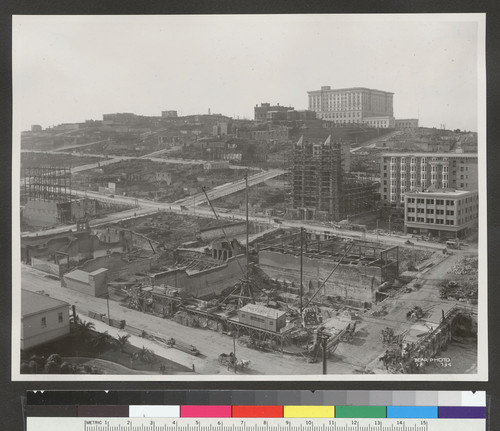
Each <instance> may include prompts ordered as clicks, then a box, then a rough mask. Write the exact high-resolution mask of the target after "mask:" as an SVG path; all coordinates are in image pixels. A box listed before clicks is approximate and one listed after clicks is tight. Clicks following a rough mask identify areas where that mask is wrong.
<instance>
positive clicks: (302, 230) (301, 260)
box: [300, 227, 304, 322]
mask: <svg viewBox="0 0 500 431" xmlns="http://www.w3.org/2000/svg"><path fill="white" fill-rule="evenodd" d="M303 255H304V228H303V227H301V228H300V321H301V322H302V312H303V308H302V295H303V285H302V277H303Z"/></svg>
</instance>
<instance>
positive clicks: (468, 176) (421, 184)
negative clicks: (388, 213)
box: [380, 153, 478, 206]
mask: <svg viewBox="0 0 500 431" xmlns="http://www.w3.org/2000/svg"><path fill="white" fill-rule="evenodd" d="M380 172H381V175H380V176H381V181H380V187H381V190H380V195H381V199H382V200H383V201H386V202H388V203H390V204H391V205H392V206H400V205H402V204H404V200H405V193H408V192H416V191H423V190H427V189H428V188H429V187H432V188H434V189H446V188H453V189H463V190H477V188H478V170H477V154H475V153H461V154H459V153H386V154H383V155H382V160H381V169H380Z"/></svg>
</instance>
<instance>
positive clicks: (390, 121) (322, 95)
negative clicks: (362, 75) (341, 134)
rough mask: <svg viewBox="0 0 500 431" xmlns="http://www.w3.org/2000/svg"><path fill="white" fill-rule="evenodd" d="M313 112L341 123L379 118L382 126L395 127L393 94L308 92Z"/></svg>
mask: <svg viewBox="0 0 500 431" xmlns="http://www.w3.org/2000/svg"><path fill="white" fill-rule="evenodd" d="M307 94H308V96H309V109H310V110H311V111H315V112H316V116H317V118H320V119H322V120H326V121H333V122H334V123H338V124H361V123H367V122H368V123H369V122H370V121H371V120H370V118H373V117H377V120H375V121H378V122H379V124H380V127H394V116H393V115H394V110H393V95H394V93H390V92H387V91H381V90H372V89H370V88H364V87H353V88H338V89H332V88H331V87H329V86H324V87H321V90H316V91H308V92H307ZM369 124H370V123H369Z"/></svg>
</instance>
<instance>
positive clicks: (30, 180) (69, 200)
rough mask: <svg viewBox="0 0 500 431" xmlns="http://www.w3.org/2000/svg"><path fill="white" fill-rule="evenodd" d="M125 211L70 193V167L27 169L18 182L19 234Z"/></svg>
mask: <svg viewBox="0 0 500 431" xmlns="http://www.w3.org/2000/svg"><path fill="white" fill-rule="evenodd" d="M126 208H131V206H130V205H126V204H123V203H119V202H113V201H110V200H109V199H105V198H102V199H91V198H86V197H79V196H77V195H76V194H74V193H73V188H72V174H71V169H70V168H66V167H28V168H26V169H25V170H24V178H23V179H22V181H21V223H22V226H23V231H24V230H34V229H37V228H44V229H47V228H49V227H54V226H57V225H64V224H68V223H75V222H77V221H88V220H91V219H94V218H97V217H101V216H104V215H105V214H110V213H113V212H116V211H119V210H123V209H126Z"/></svg>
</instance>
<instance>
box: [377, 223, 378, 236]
mask: <svg viewBox="0 0 500 431" xmlns="http://www.w3.org/2000/svg"><path fill="white" fill-rule="evenodd" d="M377 242H378V217H377Z"/></svg>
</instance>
